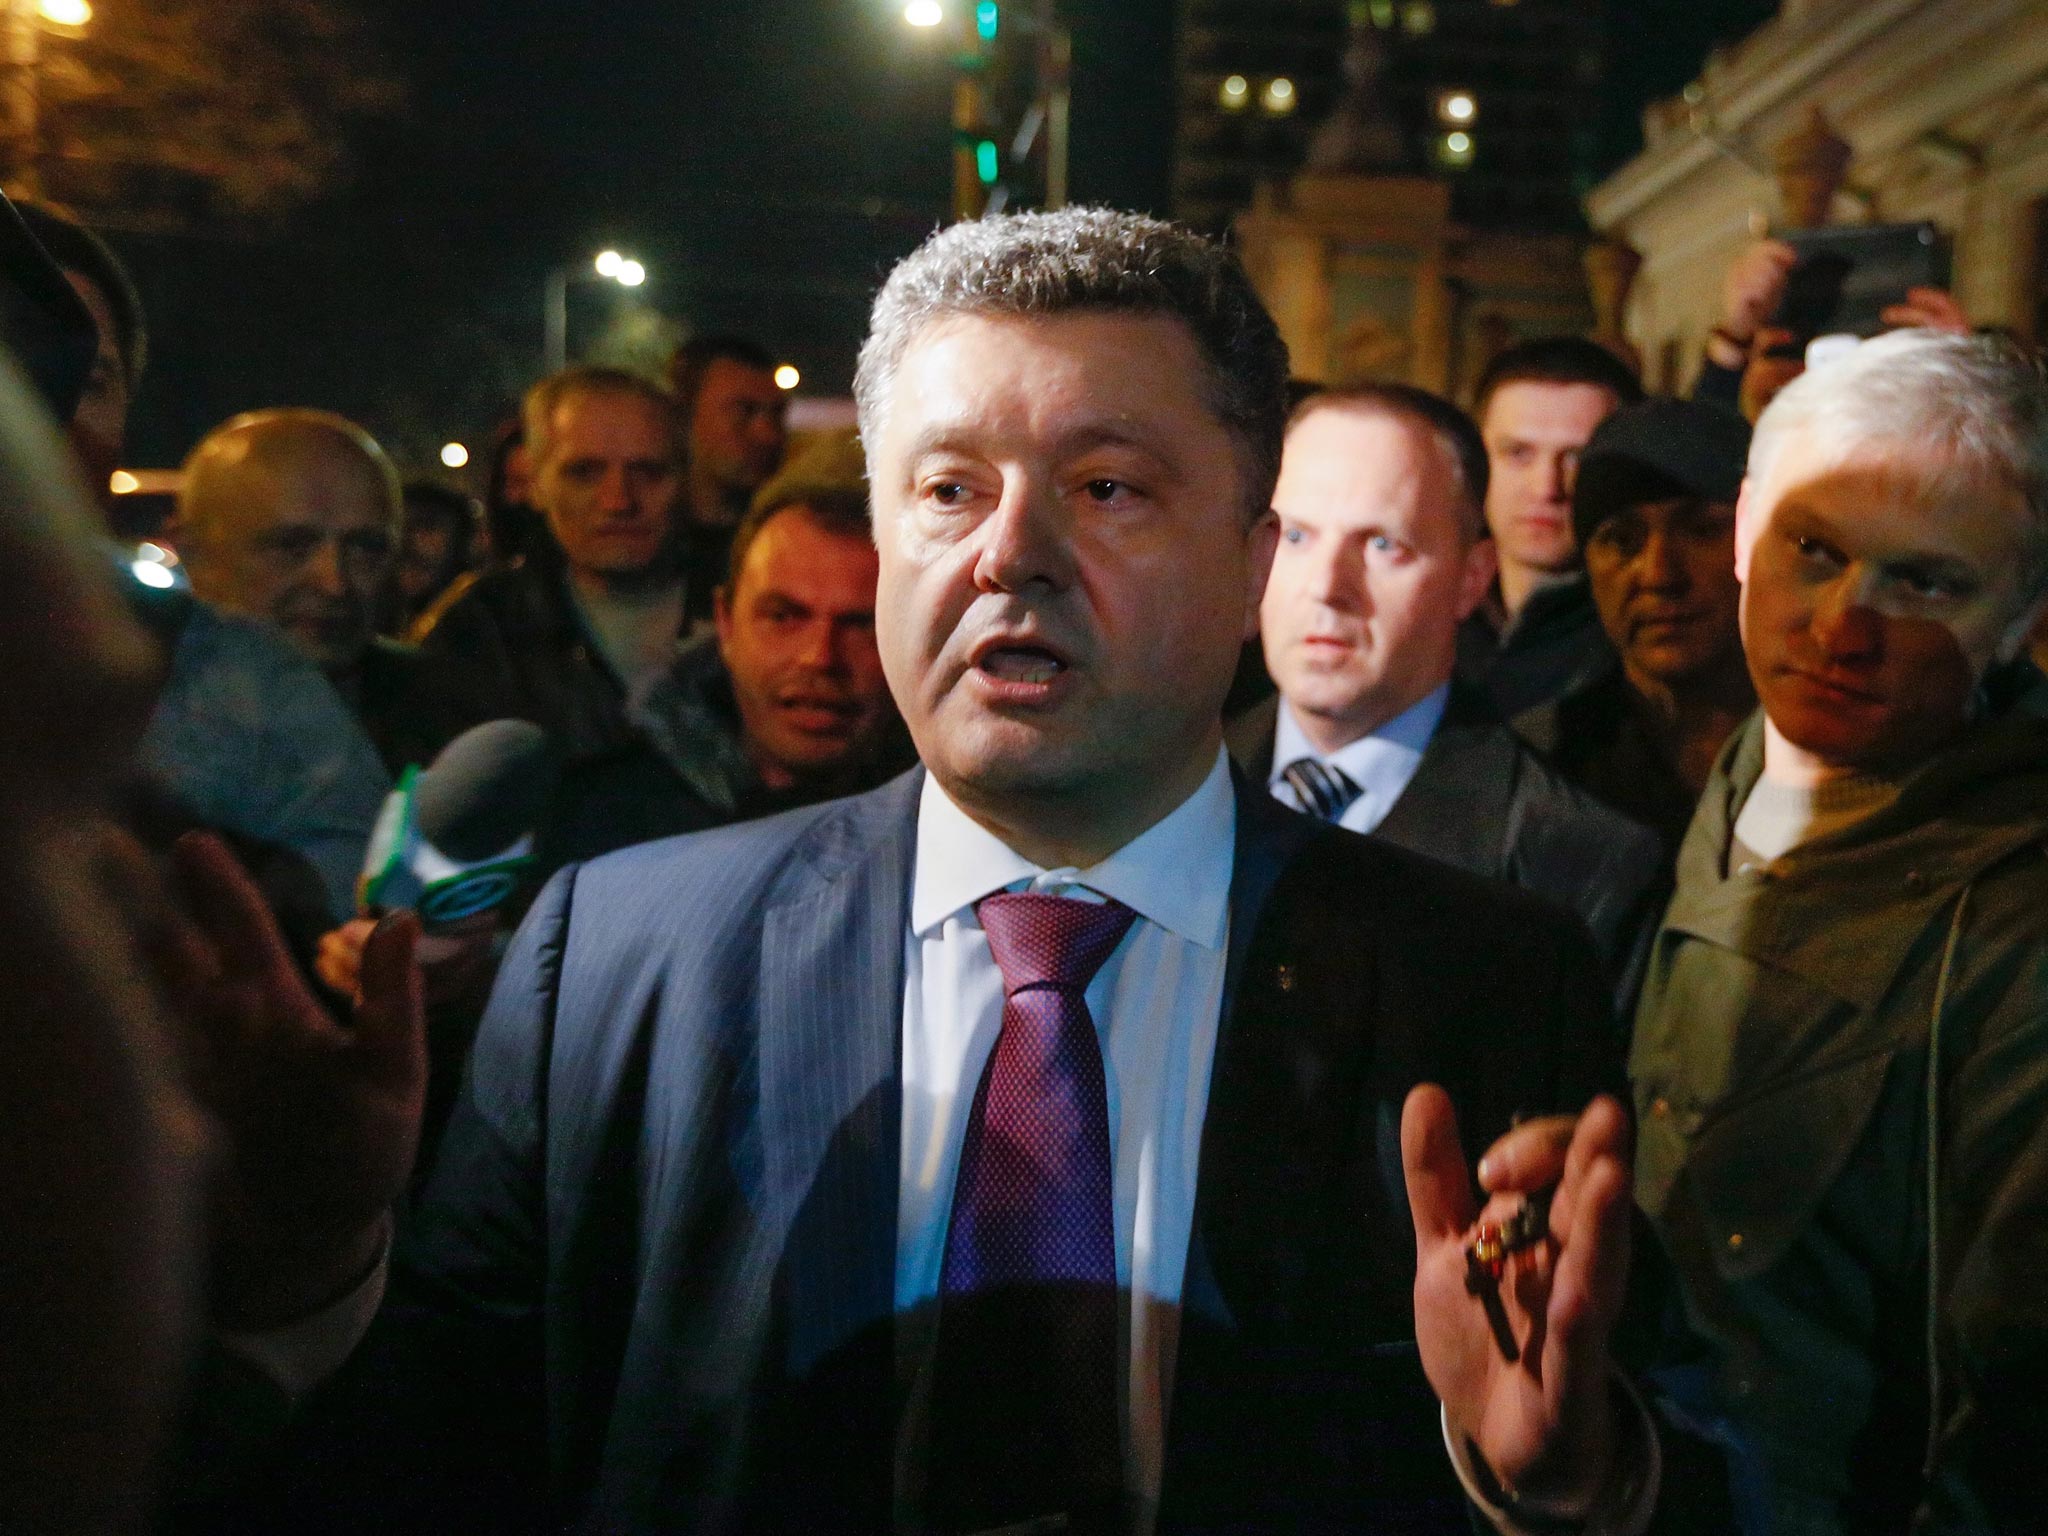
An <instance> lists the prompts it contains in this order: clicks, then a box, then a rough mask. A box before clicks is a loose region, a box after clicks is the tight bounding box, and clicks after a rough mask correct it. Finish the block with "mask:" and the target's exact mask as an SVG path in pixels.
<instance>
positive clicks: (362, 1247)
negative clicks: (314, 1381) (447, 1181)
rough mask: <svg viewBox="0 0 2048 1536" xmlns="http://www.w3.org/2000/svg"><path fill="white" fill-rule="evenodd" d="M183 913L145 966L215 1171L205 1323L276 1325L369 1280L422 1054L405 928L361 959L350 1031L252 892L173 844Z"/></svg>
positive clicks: (237, 874) (242, 879) (227, 861)
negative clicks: (162, 993)
mask: <svg viewBox="0 0 2048 1536" xmlns="http://www.w3.org/2000/svg"><path fill="white" fill-rule="evenodd" d="M176 873H177V877H178V880H177V883H178V887H179V891H180V894H181V895H182V896H183V898H184V900H183V907H184V911H183V912H182V913H179V912H170V913H166V914H165V916H164V918H163V920H162V921H161V922H160V923H159V924H158V925H157V932H156V934H155V942H154V944H153V945H152V948H153V950H154V953H155V958H156V961H157V967H158V970H159V973H160V974H161V975H162V976H163V978H164V982H165V986H166V989H167V992H168V994H169V996H170V998H171V1001H172V1005H173V1010H174V1012H175V1013H176V1015H177V1016H178V1018H179V1019H180V1021H181V1022H182V1023H183V1024H184V1026H185V1029H186V1032H187V1035H188V1037H189V1042H190V1049H191V1052H192V1061H193V1076H194V1080H195V1083H196V1085H197V1088H198V1092H199V1096H200V1098H201V1100H202V1101H203V1102H204V1103H205V1104H206V1106H207V1108H208V1109H210V1110H211V1111H212V1113H213V1115H214V1117H215V1119H216V1120H217V1122H218V1124H219V1128H220V1131H221V1140H222V1143H223V1147H224V1151H225V1154H226V1155H225V1157H224V1159H223V1161H224V1165H225V1166H224V1167H223V1169H222V1175H221V1179H220V1183H219V1186H218V1190H217V1197H216V1200H215V1209H214V1219H215V1233H214V1277H215V1310H216V1313H217V1314H218V1315H219V1316H220V1317H221V1319H222V1321H224V1322H226V1323H228V1324H229V1325H230V1326H235V1327H244V1328H252V1327H262V1326H265V1325H269V1324H275V1323H278V1322H283V1321H288V1320H290V1319H291V1318H293V1317H295V1316H297V1315H299V1314H302V1313H304V1312H307V1311H310V1310H312V1309H314V1308H316V1307H318V1306H320V1305H322V1304H324V1303H325V1302H326V1301H328V1300H331V1299H332V1298H333V1296H334V1294H335V1293H336V1292H338V1291H339V1290H341V1289H343V1288H345V1287H346V1286H347V1284H348V1283H349V1281H350V1279H351V1278H352V1277H353V1276H355V1275H358V1274H360V1273H361V1272H362V1271H364V1270H365V1269H367V1268H368V1267H369V1265H370V1263H371V1262H372V1260H373V1259H374V1257H375V1251H376V1247H377V1244H378V1242H379V1241H380V1240H381V1235H382V1229H383V1220H384V1213H385V1212H386V1211H387V1210H388V1209H389V1208H390V1205H391V1203H392V1201H393V1200H394V1199H396V1198H397V1196H398V1194H399V1192H400V1190H402V1189H403V1188H404V1185H405V1180H406V1177H407V1175H408V1174H409V1173H410V1171H411V1169H412V1161H413V1155H414V1152H415V1149H416V1147H417V1145H418V1139H419V1125H420V1112H421V1106H422V1103H423V1100H424V1097H425V1092H426V1049H425V1043H424V1033H423V1025H422V1019H421V1014H422V1003H421V986H420V978H419V968H418V965H417V963H416V961H415V958H414V945H415V942H416V940H417V938H418V934H419V926H418V923H417V921H416V920H415V919H414V918H413V917H412V916H411V915H410V914H401V915H399V916H396V917H393V918H389V919H387V920H386V921H385V922H384V923H382V924H381V925H379V928H378V930H377V932H376V933H375V934H373V935H372V936H371V938H370V940H369V942H368V944H367V945H366V946H365V947H364V951H363V957H362V972H361V992H360V995H359V998H358V1001H357V1003H356V1008H355V1019H354V1025H353V1027H352V1028H351V1027H345V1026H343V1025H340V1024H337V1023H336V1022H335V1021H334V1020H333V1019H332V1018H330V1017H329V1016H328V1014H327V1013H326V1012H325V1010H323V1009H322V1008H321V1006H320V1004H319V1003H318V1002H317V1001H315V999H314V997H313V994H312V992H311V991H310V990H309V989H308V987H307V986H306V983H305V981H304V979H303V978H302V977H301V976H300V974H299V971H298V968H297V967H296V966H295V965H294V964H293V962H292V958H291V956H290V954H289V953H288V952H287V951H286V949H285V946H284V941H283V939H282V938H281V937H280V935H279V934H278V931H277V925H276V923H275V922H274V921H273V920H272V918H271V915H270V912H269V910H268V909H267V908H266V907H265V906H264V903H263V898H262V896H261V895H260V894H259V893H258V891H257V890H256V888H255V886H254V885H253V884H252V883H251V881H250V880H249V877H248V876H247V875H246V874H244V873H243V872H242V870H241V868H240V866H239V865H237V864H236V862H235V859H234V856H233V855H232V854H231V853H229V852H228V850H227V848H226V847H225V846H223V845H222V844H221V842H220V841H219V840H218V839H216V838H213V837H210V836H208V835H206V834H203V833H193V834H189V835H187V836H186V837H183V838H181V839H179V842H178V845H177V849H176Z"/></svg>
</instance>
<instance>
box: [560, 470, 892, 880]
mask: <svg viewBox="0 0 2048 1536" xmlns="http://www.w3.org/2000/svg"><path fill="white" fill-rule="evenodd" d="M732 558H733V565H732V574H731V577H730V578H729V579H728V581H727V582H726V583H725V585H724V586H722V587H720V588H719V589H718V591H717V593H716V594H715V607H714V613H715V617H716V623H717V632H716V633H715V634H712V635H705V636H702V637H700V638H698V639H696V640H692V641H690V642H689V643H688V644H686V645H685V646H684V647H683V649H682V651H681V652H680V653H679V654H678V655H677V657H676V660H675V664H674V665H673V666H672V667H671V668H670V670H669V671H668V673H667V674H666V675H664V676H663V677H661V678H660V679H658V680H657V681H656V682H655V683H654V684H653V685H652V686H651V687H650V688H649V689H648V691H647V694H646V696H645V697H644V698H643V699H640V700H638V701H637V702H635V703H633V704H632V705H630V706H629V708H628V717H629V719H630V721H631V723H632V725H633V726H634V727H635V728H636V729H637V731H638V733H639V737H638V740H637V741H635V742H634V743H632V744H631V745H628V746H622V747H620V748H618V749H616V750H613V751H610V752H607V753H603V754H600V755H596V756H592V757H590V758H587V759H585V760H583V761H581V762H579V763H575V764H572V765H571V766H570V768H569V770H568V771H567V773H565V775H564V777H563V780H562V787H561V790H560V792H559V794H558V796H557V807H556V811H555V814H554V816H553V818H552V819H551V825H550V827H549V828H548V829H547V830H546V831H545V832H544V833H543V837H542V844H541V849H540V857H539V863H540V866H541V868H542V870H543V872H545V871H548V870H552V869H555V868H559V867H560V866H561V865H562V864H564V863H567V862H570V861H572V860H578V859H586V858H592V857H595V856H596V855H597V854H600V853H606V852H609V851H610V850H612V849H614V848H620V847H624V846H626V845H628V844H630V843H635V842H645V841H648V840H650V839H652V838H656V837H665V836H668V835H670V834H673V833H676V832H693V831H699V830H702V829H704V828H707V827H715V826H723V825H724V824H725V823H727V822H732V821H746V820H750V819H752V818H753V817H756V816H766V815H771V814H773V813H774V812H776V811H784V810H789V809H792V808H794V807H796V806H799V805H810V804H812V803H814V802H816V801H819V800H829V799H833V798H835V797H836V796H839V795H847V794H855V793H858V792H860V791H863V790H867V789H872V788H874V787H875V786H876V785H877V784H880V783H881V782H883V781H884V780H885V779H888V778H891V777H893V776H894V775H895V774H897V773H899V772H901V771H902V770H903V769H904V768H907V767H908V766H909V765H910V763H911V761H912V758H913V755H914V754H913V753H912V750H911V747H910V743H909V738H908V737H907V736H906V735H905V734H904V731H903V726H902V722H901V720H900V719H899V718H898V717H897V714H896V709H895V706H894V705H893V704H892V703H891V702H890V700H889V692H888V687H887V685H886V683H885V682H884V680H883V677H882V664H881V660H880V657H879V656H878V655H877V654H876V651H875V569H876V562H875V547H874V540H873V539H872V538H871V537H870V536H869V533H868V513H867V499H866V496H865V495H864V494H863V492H862V491H861V489H860V488H859V487H858V486H857V485H846V484H826V483H815V484H807V483H799V482H794V481H788V482H777V483H776V484H774V485H771V486H770V487H768V495H767V498H766V499H765V500H763V501H762V502H761V503H760V504H758V505H757V506H756V507H755V508H754V510H753V511H751V512H750V513H748V515H747V517H746V518H745V520H743V521H742V522H741V524H740V526H739V528H738V529H737V530H736V531H735V533H734V536H733V546H732Z"/></svg>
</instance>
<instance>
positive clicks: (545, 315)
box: [541, 250, 647, 373]
mask: <svg viewBox="0 0 2048 1536" xmlns="http://www.w3.org/2000/svg"><path fill="white" fill-rule="evenodd" d="M571 281H577V282H606V283H617V284H618V285H619V286H620V287H621V288H638V287H639V286H640V285H641V284H643V283H645V282H646V281H647V268H646V267H644V266H642V265H641V264H640V263H639V262H637V261H635V260H633V258H632V257H630V256H621V255H620V254H619V253H618V252H617V251H611V250H606V251H599V252H598V253H597V255H596V257H595V258H594V259H593V260H592V261H591V263H590V266H589V268H588V269H585V268H583V267H580V266H575V267H569V266H562V267H556V268H555V269H554V270H553V271H551V272H549V273H548V280H547V287H546V289H545V291H544V292H543V294H542V297H541V316H542V323H543V327H544V329H545V332H546V339H545V359H544V360H545V362H546V365H547V371H548V372H549V373H560V372H561V371H562V370H563V369H564V368H566V367H568V366H569V284H570V282H571Z"/></svg>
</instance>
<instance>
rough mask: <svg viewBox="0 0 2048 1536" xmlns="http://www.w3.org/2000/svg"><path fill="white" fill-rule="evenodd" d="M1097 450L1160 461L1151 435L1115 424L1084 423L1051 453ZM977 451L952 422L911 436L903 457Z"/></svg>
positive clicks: (967, 434) (968, 436) (1067, 455)
mask: <svg viewBox="0 0 2048 1536" xmlns="http://www.w3.org/2000/svg"><path fill="white" fill-rule="evenodd" d="M1097 448H1130V449H1133V450H1135V451H1137V452H1139V453H1144V454H1148V455H1150V456H1151V457H1153V458H1163V455H1162V454H1161V453H1160V452H1159V449H1158V448H1157V447H1156V446H1155V444H1154V441H1153V437H1152V436H1151V435H1149V434H1147V433H1145V432H1143V431H1138V430H1133V429H1132V428H1131V427H1129V426H1127V425H1125V424H1123V423H1121V422H1116V421H1095V422H1083V423H1081V424H1079V425H1077V426H1075V427H1074V428H1073V429H1072V430H1070V431H1068V432H1067V433H1065V434H1064V435H1063V436H1062V437H1061V438H1060V439H1059V440H1058V442H1056V443H1055V444H1054V452H1055V454H1056V455H1057V456H1058V457H1061V458H1071V457H1072V456H1074V455H1075V454H1080V453H1088V452H1090V451H1092V450H1094V449H1097ZM979 452H980V450H979V448H978V447H977V446H976V444H975V441H974V438H973V434H972V433H971V431H969V430H968V429H966V428H964V427H961V426H959V425H957V424H954V423H947V422H940V423H936V424H934V425H933V426H931V427H928V428H926V429H925V430H924V431H922V432H920V433H918V434H917V436H915V437H913V438H912V439H911V440H910V443H909V445H908V447H907V448H906V450H905V452H904V458H905V461H906V462H908V463H915V462H916V461H917V460H919V459H922V458H929V457H932V456H934V455H938V454H946V453H957V454H962V455H965V456H967V457H970V458H971V457H976V456H978V455H979Z"/></svg>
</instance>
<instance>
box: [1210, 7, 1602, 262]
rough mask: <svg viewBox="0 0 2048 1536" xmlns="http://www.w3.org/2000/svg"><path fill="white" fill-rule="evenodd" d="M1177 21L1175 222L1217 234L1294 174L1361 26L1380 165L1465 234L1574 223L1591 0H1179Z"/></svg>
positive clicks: (1589, 110)
mask: <svg viewBox="0 0 2048 1536" xmlns="http://www.w3.org/2000/svg"><path fill="white" fill-rule="evenodd" d="M1179 20H1180V25H1179V61H1178V92H1179V99H1178V103H1177V108H1176V114H1177V129H1176V134H1175V167H1174V201H1175V211H1176V213H1177V214H1178V215H1179V217H1181V218H1183V219H1185V220H1187V221H1188V222H1190V223H1193V224H1196V225H1199V226H1202V227H1206V228H1212V229H1221V228H1223V227H1225V226H1226V225H1227V224H1228V223H1229V222H1230V220H1231V218H1232V217H1233V216H1235V215H1236V214H1238V213H1241V212H1243V211H1245V210H1246V209H1248V208H1250V207H1251V205H1252V203H1253V200H1254V198H1255V196H1256V193H1257V188H1258V187H1259V185H1260V184H1262V183H1264V182H1268V181H1272V180H1275V179H1281V178H1285V177H1286V176H1288V175H1291V174H1292V173H1293V172H1294V171H1296V170H1297V169H1300V168H1301V166H1302V165H1303V163H1304V161H1305V160H1306V159H1307V158H1308V153H1309V147H1310V144H1311V142H1312V140H1313V138H1314V135H1315V132H1316V130H1317V128H1318V127H1319V126H1320V125H1321V124H1322V123H1324V122H1325V121H1326V120H1327V117H1328V115H1329V113H1330V112H1331V111H1332V110H1333V109H1334V107H1335V106H1336V105H1337V103H1338V102H1339V100H1340V99H1341V98H1342V97H1343V96H1345V94H1346V93H1347V91H1349V92H1351V93H1354V94H1355V93H1356V92H1357V90H1358V88H1359V85H1360V82H1359V81H1358V80H1357V78H1356V76H1355V71H1354V65H1355V62H1356V58H1357V46H1356V44H1357V40H1358V36H1359V34H1360V33H1369V34H1371V37H1372V39H1373V40H1374V42H1375V44H1376V48H1375V53H1376V59H1375V61H1374V62H1373V64H1372V65H1371V68H1372V71H1373V72H1372V76H1371V79H1370V81H1369V83H1368V84H1369V89H1370V92H1371V94H1372V95H1373V97H1374V98H1375V101H1376V103H1377V105H1378V109H1379V111H1380V113H1381V114H1382V116H1383V118H1384V121H1385V122H1386V124H1387V125H1388V126H1389V128H1390V129H1391V130H1392V139H1391V143H1390V145H1389V149H1390V153H1389V154H1388V155H1387V156H1386V157H1385V161H1384V163H1383V164H1382V165H1380V166H1379V167H1378V168H1379V169H1381V170H1383V171H1387V172H1390V173H1404V174H1410V175H1430V176H1437V177H1441V178H1442V179H1443V180H1444V181H1445V182H1446V184H1447V185H1448V186H1449V187H1450V189H1451V212H1452V216H1453V217H1454V218H1455V219H1456V220H1457V221H1458V223H1459V224H1460V225H1462V226H1464V227H1467V228H1478V229H1512V230H1517V231H1520V232H1524V233H1568V232H1577V231H1579V230H1580V229H1581V223H1580V214H1579V199H1580V197H1581V196H1582V195H1583V194H1584V192H1585V191H1586V188H1587V186H1588V185H1590V181H1591V177H1590V174H1589V167H1590V166H1591V164H1592V162H1593V160H1594V157H1595V155H1596V153H1597V144H1596V142H1595V133H1596V119H1597V111H1598V100H1599V90H1598V87H1599V84H1600V80H1601V77H1602V73H1603V54H1602V48H1603V43H1602V37H1603V33H1602V23H1601V7H1600V6H1599V5H1598V4H1592V3H1588V0H1180V18H1179ZM1347 40H1348V41H1347ZM1460 99H1462V101H1463V102H1464V103H1466V104H1468V108H1469V110H1468V108H1467V107H1457V106H1454V105H1453V104H1454V103H1456V102H1457V101H1458V100H1460ZM1447 107H1449V108H1451V110H1448V111H1447V110H1446V109H1447Z"/></svg>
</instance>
